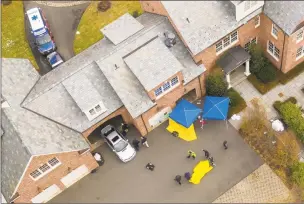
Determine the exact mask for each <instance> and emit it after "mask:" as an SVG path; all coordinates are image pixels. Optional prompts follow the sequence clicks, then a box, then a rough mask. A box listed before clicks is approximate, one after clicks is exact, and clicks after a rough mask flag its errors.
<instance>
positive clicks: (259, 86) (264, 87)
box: [247, 74, 279, 95]
mask: <svg viewBox="0 0 304 204" xmlns="http://www.w3.org/2000/svg"><path fill="white" fill-rule="evenodd" d="M247 80H248V81H249V82H250V83H251V84H252V85H253V86H254V88H256V90H258V91H259V92H260V93H261V94H262V95H264V94H266V93H267V92H268V91H270V90H271V89H273V88H274V87H276V86H277V85H278V84H279V79H276V80H274V81H272V82H269V83H263V82H261V81H260V80H259V79H258V78H257V77H256V76H255V75H254V74H251V75H250V76H249V77H247Z"/></svg>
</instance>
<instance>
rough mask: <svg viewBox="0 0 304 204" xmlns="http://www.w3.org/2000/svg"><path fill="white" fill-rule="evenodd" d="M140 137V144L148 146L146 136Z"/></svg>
mask: <svg viewBox="0 0 304 204" xmlns="http://www.w3.org/2000/svg"><path fill="white" fill-rule="evenodd" d="M140 139H141V144H142V145H145V146H146V147H149V144H148V141H147V137H140Z"/></svg>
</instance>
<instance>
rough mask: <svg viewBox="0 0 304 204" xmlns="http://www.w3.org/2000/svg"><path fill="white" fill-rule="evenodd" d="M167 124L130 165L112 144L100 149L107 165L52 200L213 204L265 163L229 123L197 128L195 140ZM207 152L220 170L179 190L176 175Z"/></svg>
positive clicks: (132, 133)
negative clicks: (174, 133)
mask: <svg viewBox="0 0 304 204" xmlns="http://www.w3.org/2000/svg"><path fill="white" fill-rule="evenodd" d="M166 126H167V123H166V124H163V125H161V126H160V127H158V128H156V129H155V130H154V131H152V132H151V133H149V135H148V142H149V145H150V148H145V147H142V148H141V150H140V151H139V152H138V154H137V156H136V157H135V159H134V160H133V161H131V162H129V163H127V164H123V163H122V162H120V161H119V160H118V159H117V158H116V156H115V155H114V154H113V152H111V151H110V150H109V148H108V147H107V146H105V145H104V146H102V147H100V148H99V149H98V150H97V151H100V152H101V153H102V154H103V156H104V158H105V164H104V166H102V167H100V169H99V170H98V172H97V173H95V174H90V175H88V176H87V177H85V178H84V179H82V180H81V181H79V182H78V183H76V184H74V185H73V186H72V187H70V188H69V189H67V190H65V191H64V192H63V193H62V194H60V195H58V196H57V197H55V198H54V199H53V200H52V201H51V202H56V203H75V202H78V203H80V202H92V203H98V202H104V203H110V202H111V203H115V202H116V203H118V202H120V203H122V202H125V203H139V202H149V203H154V202H155V203H156V202H157V203H165V202H166V203H169V202H172V203H183V202H184V203H207V202H209V203H210V202H212V201H214V200H215V199H216V198H218V197H219V196H221V195H222V194H223V193H225V192H226V191H227V190H229V189H230V188H231V187H233V186H234V185H235V184H237V183H238V182H239V181H241V180H242V179H243V178H245V177H246V176H247V175H249V174H250V173H252V172H253V171H254V170H256V169H257V168H258V167H260V166H261V165H262V164H263V161H262V160H261V159H260V157H259V156H258V155H257V154H256V153H255V152H254V151H253V150H251V148H250V147H249V146H248V145H247V144H246V143H245V142H244V141H243V139H242V138H241V137H240V135H239V134H238V132H237V131H236V130H235V129H234V128H233V127H232V126H231V125H230V124H228V129H226V125H225V122H220V121H216V122H215V121H210V122H208V124H206V125H205V127H204V130H202V129H200V128H199V127H196V130H197V135H198V137H199V138H198V140H196V141H193V142H186V141H183V140H181V139H179V138H175V137H173V136H171V135H170V134H169V133H168V132H167V131H166V130H165V128H166ZM131 135H138V133H137V132H135V130H134V129H132V130H130V132H129V133H128V137H130V136H131ZM131 140H132V137H131V138H130V141H131ZM224 140H227V141H228V144H229V149H228V150H224V149H223V147H222V143H223V141H224ZM203 148H205V149H207V150H208V151H209V152H210V153H211V155H212V156H213V157H214V160H215V163H216V165H217V166H216V167H215V168H214V169H213V170H212V171H211V172H209V173H208V174H207V175H206V176H205V177H204V178H203V179H202V181H201V183H200V184H199V185H193V184H190V183H187V182H186V181H185V180H183V185H181V186H179V185H178V184H177V183H176V182H174V180H173V179H174V177H175V175H177V174H180V175H183V174H184V173H185V172H187V171H190V172H192V169H193V167H194V166H195V165H196V164H197V162H198V161H199V159H203V153H202V149H203ZM189 149H191V150H193V151H195V152H196V153H197V159H196V160H192V159H187V158H186V156H187V151H188V150H189ZM148 162H152V163H153V164H155V166H156V167H155V170H154V172H151V171H148V170H147V169H145V165H146V164H147V163H148Z"/></svg>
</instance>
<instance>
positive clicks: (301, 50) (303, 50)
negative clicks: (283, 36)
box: [296, 46, 304, 60]
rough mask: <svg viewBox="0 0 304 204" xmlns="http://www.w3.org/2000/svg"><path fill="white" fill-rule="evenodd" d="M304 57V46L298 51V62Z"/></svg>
mask: <svg viewBox="0 0 304 204" xmlns="http://www.w3.org/2000/svg"><path fill="white" fill-rule="evenodd" d="M303 56H304V46H302V47H299V49H297V54H296V60H298V59H300V58H301V57H303Z"/></svg>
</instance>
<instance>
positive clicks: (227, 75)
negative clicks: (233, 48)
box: [226, 74, 232, 89]
mask: <svg viewBox="0 0 304 204" xmlns="http://www.w3.org/2000/svg"><path fill="white" fill-rule="evenodd" d="M226 80H227V83H228V89H230V88H231V87H232V86H231V83H230V74H226Z"/></svg>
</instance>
